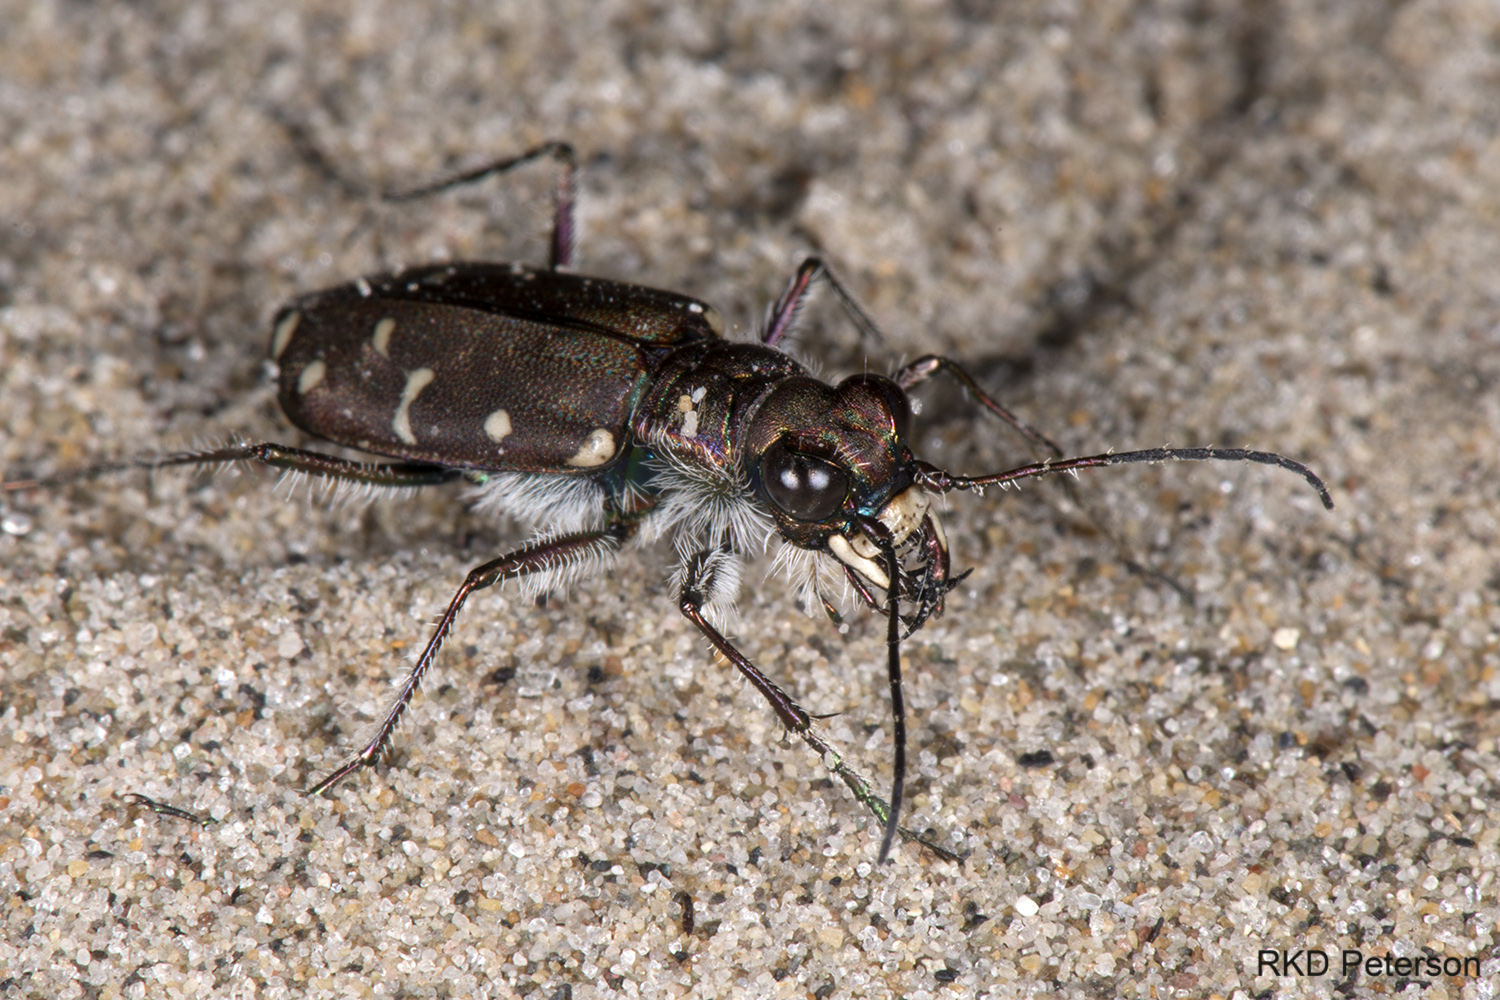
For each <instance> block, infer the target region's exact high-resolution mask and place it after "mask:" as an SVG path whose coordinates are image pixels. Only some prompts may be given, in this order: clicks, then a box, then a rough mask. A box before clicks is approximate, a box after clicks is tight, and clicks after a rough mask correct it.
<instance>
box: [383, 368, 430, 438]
mask: <svg viewBox="0 0 1500 1000" xmlns="http://www.w3.org/2000/svg"><path fill="white" fill-rule="evenodd" d="M434 377H435V374H434V372H433V370H432V369H431V368H418V369H417V370H416V371H414V372H408V373H407V376H406V385H405V386H404V387H402V389H401V402H399V403H397V404H396V415H395V416H394V417H392V418H391V430H393V431H395V432H396V436H397V437H398V438H400V439H401V440H402V441H405V442H406V443H407V444H416V443H417V436H416V435H415V434H413V433H412V432H411V413H410V412H409V411H410V410H411V404H412V402H413V401H414V400H415V399H416V398H417V396H418V395H420V394H421V392H422V390H423V389H425V388H427V386H428V384H429V383H430V382H431V381H432V380H433V378H434Z"/></svg>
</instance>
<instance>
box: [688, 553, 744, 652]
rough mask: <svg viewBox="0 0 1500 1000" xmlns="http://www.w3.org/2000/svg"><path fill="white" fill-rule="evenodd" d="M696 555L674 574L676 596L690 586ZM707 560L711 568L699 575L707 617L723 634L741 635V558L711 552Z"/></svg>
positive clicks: (704, 615) (689, 556) (703, 608)
mask: <svg viewBox="0 0 1500 1000" xmlns="http://www.w3.org/2000/svg"><path fill="white" fill-rule="evenodd" d="M695 555H696V553H691V554H688V555H685V556H683V557H682V559H681V561H680V562H679V563H678V565H677V568H676V569H675V570H674V571H673V572H672V593H673V595H676V594H679V593H681V592H682V587H683V584H685V583H686V582H687V577H688V569H689V562H690V561H691V560H692V558H693V557H694V556H695ZM707 560H708V564H707V566H706V567H704V569H703V570H701V571H700V573H699V585H700V587H702V589H703V590H704V594H703V605H702V611H703V617H704V618H707V619H708V623H709V624H710V625H712V626H713V627H714V628H716V629H718V630H719V631H720V632H721V633H722V634H724V635H730V634H732V633H734V632H736V631H738V630H739V625H740V614H739V605H738V601H739V596H740V579H741V577H742V575H743V571H744V564H743V563H742V562H741V560H740V558H739V556H737V555H735V554H734V553H732V552H725V551H724V550H723V549H715V550H713V551H711V552H709V553H708V556H707Z"/></svg>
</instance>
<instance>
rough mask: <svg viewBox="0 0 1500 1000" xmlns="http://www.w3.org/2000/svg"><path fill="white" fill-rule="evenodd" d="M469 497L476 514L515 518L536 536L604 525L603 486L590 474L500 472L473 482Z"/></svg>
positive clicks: (588, 529) (573, 532) (590, 529)
mask: <svg viewBox="0 0 1500 1000" xmlns="http://www.w3.org/2000/svg"><path fill="white" fill-rule="evenodd" d="M468 500H469V502H470V503H471V504H472V505H473V508H474V510H475V511H476V512H477V513H480V514H486V515H490V516H496V515H504V516H507V517H512V518H515V519H516V520H518V521H520V522H521V523H522V524H525V525H528V526H529V527H532V528H534V529H535V530H536V532H537V537H543V536H551V537H557V536H559V535H571V534H576V533H577V532H580V531H597V530H599V529H600V528H602V527H603V526H604V487H603V486H601V485H599V484H598V483H597V482H595V481H594V480H593V479H591V478H589V477H587V476H558V475H550V474H539V473H530V472H497V473H494V474H492V475H490V476H489V477H488V478H487V479H486V480H485V481H484V482H482V483H476V484H474V485H473V487H472V488H471V489H470V490H469V492H468ZM533 540H535V539H533Z"/></svg>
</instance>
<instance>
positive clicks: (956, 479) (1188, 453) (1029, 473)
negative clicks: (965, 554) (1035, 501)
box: [916, 448, 1333, 510]
mask: <svg viewBox="0 0 1500 1000" xmlns="http://www.w3.org/2000/svg"><path fill="white" fill-rule="evenodd" d="M1162 462H1252V463H1254V464H1256V465H1274V466H1277V467H1279V468H1282V469H1286V470H1287V471H1288V472H1295V473H1296V474H1297V475H1299V476H1301V477H1302V478H1303V479H1305V480H1306V481H1307V484H1308V485H1309V486H1311V487H1312V488H1313V489H1314V490H1315V491H1317V494H1318V499H1319V500H1320V501H1322V503H1323V506H1324V507H1325V508H1327V509H1328V510H1333V497H1332V496H1330V495H1329V493H1328V484H1327V483H1325V482H1323V480H1322V479H1321V478H1319V477H1318V475H1317V473H1315V472H1313V471H1312V470H1311V469H1309V468H1308V467H1307V466H1305V465H1303V464H1302V463H1301V462H1297V461H1294V460H1292V459H1290V458H1287V457H1286V456H1285V455H1278V454H1276V452H1274V451H1251V450H1249V449H1247V448H1146V449H1143V450H1141V451H1122V452H1118V453H1117V452H1108V453H1106V454H1103V455H1087V456H1084V457H1081V458H1066V459H1062V460H1061V461H1044V462H1033V463H1031V464H1030V465H1023V466H1020V467H1018V468H1015V469H1010V470H1008V471H1006V472H996V473H994V474H992V475H988V476H952V475H949V474H948V473H946V472H944V471H943V470H942V469H939V468H937V467H936V466H930V465H925V464H920V465H919V468H918V469H917V476H916V481H917V483H918V484H920V485H921V486H922V488H923V489H927V490H932V491H934V492H937V493H947V492H949V491H951V490H977V489H983V488H984V487H986V486H994V485H999V486H1002V487H1003V486H1006V485H1009V484H1010V483H1019V482H1020V481H1021V480H1023V479H1036V478H1040V477H1041V476H1050V475H1052V474H1053V473H1056V472H1073V471H1075V470H1078V469H1093V468H1102V467H1103V466H1106V465H1133V464H1137V463H1150V464H1159V463H1162Z"/></svg>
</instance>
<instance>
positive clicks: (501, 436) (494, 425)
mask: <svg viewBox="0 0 1500 1000" xmlns="http://www.w3.org/2000/svg"><path fill="white" fill-rule="evenodd" d="M510 430H511V427H510V414H509V413H506V412H505V411H504V410H496V411H495V412H494V413H491V414H490V415H489V416H487V417H485V418H484V433H485V434H487V435H488V436H489V439H490V440H491V441H494V442H496V443H499V442H501V441H503V440H505V437H506V435H507V434H509V433H510Z"/></svg>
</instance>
